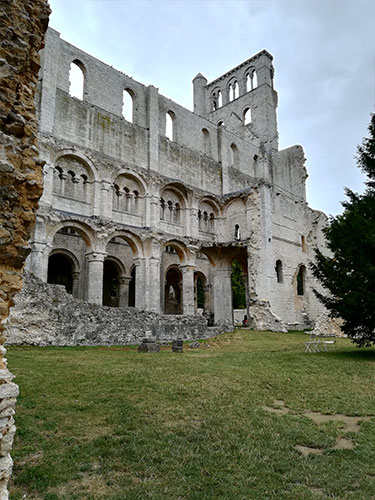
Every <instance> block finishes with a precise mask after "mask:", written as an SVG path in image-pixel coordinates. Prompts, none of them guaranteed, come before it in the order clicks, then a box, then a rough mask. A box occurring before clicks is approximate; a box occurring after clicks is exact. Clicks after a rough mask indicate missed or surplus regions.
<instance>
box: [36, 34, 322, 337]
mask: <svg viewBox="0 0 375 500" xmlns="http://www.w3.org/2000/svg"><path fill="white" fill-rule="evenodd" d="M41 64H42V67H41V71H40V77H39V91H38V96H37V109H38V114H39V136H38V139H39V144H40V157H41V159H42V160H45V162H46V163H45V167H44V171H45V185H44V193H43V196H42V198H41V201H40V206H39V211H38V213H37V223H36V226H35V231H34V235H33V237H32V242H31V245H32V252H31V254H30V256H29V258H28V261H27V268H28V269H29V270H30V271H31V272H33V273H34V274H35V275H36V276H38V277H40V278H41V279H42V280H43V281H45V282H49V283H55V284H63V285H65V287H66V289H67V291H68V292H70V293H71V294H72V295H73V296H74V297H76V298H79V299H82V300H84V301H87V302H90V303H94V304H103V305H107V306H116V307H119V308H128V307H132V306H135V307H136V308H138V309H140V310H146V311H153V312H158V313H162V314H172V315H174V314H179V315H180V314H182V315H190V316H191V315H196V314H202V311H203V314H204V315H206V316H207V317H210V318H211V319H212V320H213V321H214V323H216V324H219V323H223V322H225V323H228V322H229V323H232V322H233V310H232V285H231V274H232V262H233V260H234V259H236V260H237V261H238V263H239V264H240V266H241V268H242V272H243V276H244V280H245V283H246V307H247V312H248V317H249V320H250V324H252V326H254V327H256V328H268V327H274V328H275V327H276V326H277V325H279V326H280V327H285V326H286V327H301V326H304V325H306V324H309V322H312V321H314V320H315V319H316V317H317V316H318V314H319V313H320V312H321V307H322V306H321V305H320V304H319V303H318V301H317V299H316V298H315V296H314V294H313V291H312V286H314V283H313V279H312V277H311V274H310V272H309V268H308V262H309V260H311V259H312V257H313V253H312V252H313V248H314V247H315V246H320V245H321V244H322V236H321V229H322V227H323V225H324V224H325V221H326V218H325V216H324V214H322V213H321V212H319V211H314V210H312V209H311V208H309V207H308V205H307V203H306V196H305V181H306V177H307V173H306V169H305V166H304V162H305V158H304V153H303V150H302V148H301V147H300V146H293V147H290V148H288V149H284V150H279V148H278V131H277V120H276V108H277V93H276V91H275V89H274V86H273V76H274V68H273V65H272V56H271V55H270V54H269V53H268V52H267V51H265V50H263V51H261V52H259V53H258V54H256V55H255V56H253V57H251V58H250V59H248V60H246V61H244V62H242V63H241V64H240V65H238V66H236V67H234V68H233V69H230V70H229V71H228V72H227V73H225V74H224V75H221V76H219V77H218V78H217V79H215V80H214V81H212V82H210V83H208V82H207V80H206V78H205V77H204V76H203V75H202V74H200V73H199V74H198V75H197V76H196V77H195V78H194V80H193V89H194V110H193V111H189V110H187V109H185V108H183V107H181V106H180V105H178V104H177V103H175V102H173V101H171V100H170V99H167V98H166V97H164V96H163V95H161V94H160V93H159V92H158V89H157V88H155V87H154V86H152V85H150V86H145V85H142V84H141V83H139V82H137V81H135V80H134V79H132V78H131V77H129V76H127V75H126V74H124V73H122V72H120V71H116V70H115V69H113V68H112V67H109V66H108V65H106V64H104V63H103V62H101V61H99V60H97V59H95V58H94V57H92V56H90V55H88V54H87V53H85V52H83V51H81V50H80V49H78V48H76V47H74V46H72V45H71V44H69V43H67V42H65V41H64V40H62V39H61V38H60V35H59V33H58V32H56V31H55V30H53V29H49V30H48V31H47V34H46V41H45V48H44V50H43V52H42V62H41ZM72 68H73V69H75V70H78V72H79V73H80V75H81V78H82V92H81V95H79V96H78V97H74V96H72V95H71V93H72V89H71V85H70V80H69V78H70V74H71V71H72ZM198 289H200V290H201V293H200V297H199V298H198ZM275 325H276V326H275Z"/></svg>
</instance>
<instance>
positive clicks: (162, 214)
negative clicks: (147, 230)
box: [160, 198, 165, 220]
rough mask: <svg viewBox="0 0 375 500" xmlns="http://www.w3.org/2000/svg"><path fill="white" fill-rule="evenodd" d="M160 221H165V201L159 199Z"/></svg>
mask: <svg viewBox="0 0 375 500" xmlns="http://www.w3.org/2000/svg"><path fill="white" fill-rule="evenodd" d="M160 220H165V201H164V199H163V198H160Z"/></svg>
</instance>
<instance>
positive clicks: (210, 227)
mask: <svg viewBox="0 0 375 500" xmlns="http://www.w3.org/2000/svg"><path fill="white" fill-rule="evenodd" d="M214 221H215V215H214V213H213V212H211V213H210V220H209V221H208V230H209V231H210V232H213V231H214V228H215V226H214Z"/></svg>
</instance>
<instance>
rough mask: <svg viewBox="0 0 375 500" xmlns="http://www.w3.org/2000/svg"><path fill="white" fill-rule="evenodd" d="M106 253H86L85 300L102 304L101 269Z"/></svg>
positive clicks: (102, 269)
mask: <svg viewBox="0 0 375 500" xmlns="http://www.w3.org/2000/svg"><path fill="white" fill-rule="evenodd" d="M105 257H106V255H105V254H104V253H99V252H91V253H88V254H86V259H87V266H88V272H87V302H90V303H91V304H100V305H102V304H103V271H104V259H105Z"/></svg>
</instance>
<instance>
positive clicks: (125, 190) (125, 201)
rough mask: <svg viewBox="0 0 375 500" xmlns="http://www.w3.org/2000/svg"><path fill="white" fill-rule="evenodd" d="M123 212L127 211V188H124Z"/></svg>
mask: <svg viewBox="0 0 375 500" xmlns="http://www.w3.org/2000/svg"><path fill="white" fill-rule="evenodd" d="M123 209H124V210H125V212H128V211H129V188H127V187H124V206H123Z"/></svg>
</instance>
